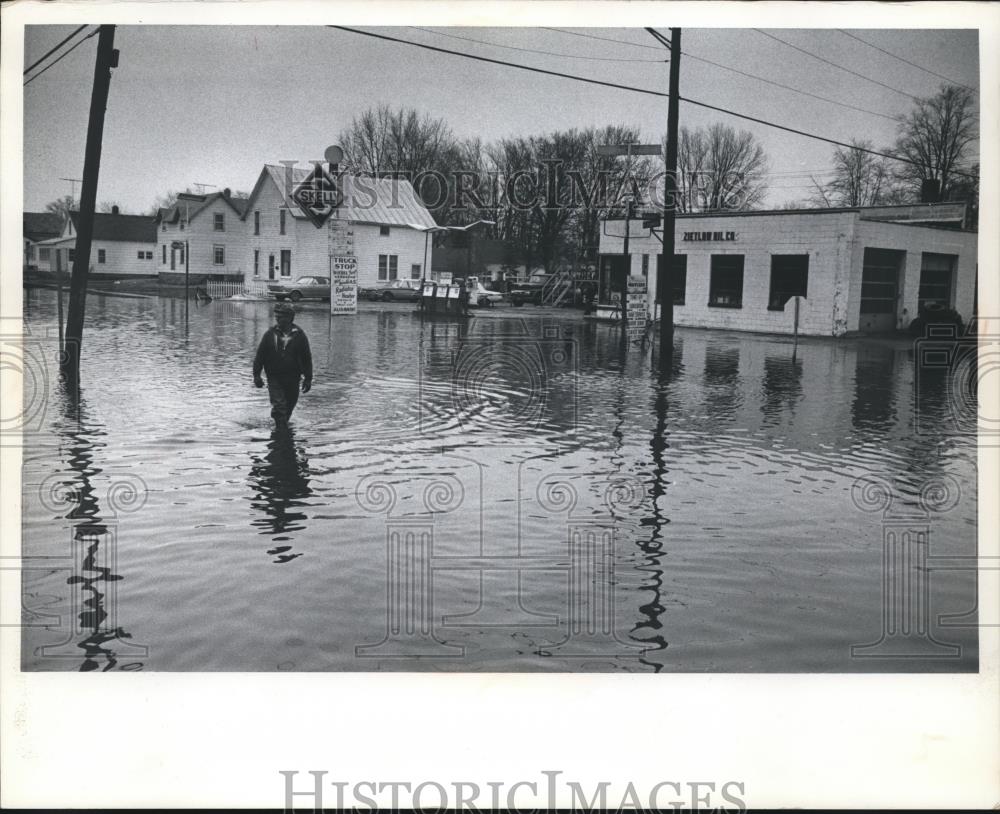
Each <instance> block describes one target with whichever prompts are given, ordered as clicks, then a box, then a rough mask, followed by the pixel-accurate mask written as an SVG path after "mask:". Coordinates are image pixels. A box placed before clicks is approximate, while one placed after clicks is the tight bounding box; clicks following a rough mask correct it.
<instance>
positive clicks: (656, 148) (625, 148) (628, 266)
mask: <svg viewBox="0 0 1000 814" xmlns="http://www.w3.org/2000/svg"><path fill="white" fill-rule="evenodd" d="M662 152H663V149H662V148H661V147H660V145H659V144H632V143H629V144H601V145H599V146H598V147H597V153H598V155H611V156H618V155H623V156H625V166H626V169H627V170H628V171H629V172H631V163H632V156H634V155H660V154H661V153H662ZM634 204H635V201H634V199H633V198H631V197H630V198H629V200H628V203H627V205H626V207H625V244H624V247H623V252H624V254H625V279H624V280H623V281H622V287H623V291H622V307H623V309H624V311H623V314H622V318H623V321H625V322H626V323H627V321H628V315H629V313H630V311H631V310H632V303H631V302H630V297H629V296H628V290H629V286H630V285H631V283H630V282H629V281H630V279H631V274H632V261H631V258H630V257H629V253H628V244H629V232H630V231H631V225H632V223H631V221H632V211H633V206H634ZM642 313H643V315H645V313H646V310H645V307H644V308H643V311H642ZM643 330H644V331H645V325H643Z"/></svg>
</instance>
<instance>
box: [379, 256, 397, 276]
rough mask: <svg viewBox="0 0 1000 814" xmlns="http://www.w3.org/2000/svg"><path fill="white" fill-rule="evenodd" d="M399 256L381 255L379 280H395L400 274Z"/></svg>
mask: <svg viewBox="0 0 1000 814" xmlns="http://www.w3.org/2000/svg"><path fill="white" fill-rule="evenodd" d="M398 266H399V255H397V254H380V255H379V256H378V278H379V279H380V280H395V279H396V276H397V274H398Z"/></svg>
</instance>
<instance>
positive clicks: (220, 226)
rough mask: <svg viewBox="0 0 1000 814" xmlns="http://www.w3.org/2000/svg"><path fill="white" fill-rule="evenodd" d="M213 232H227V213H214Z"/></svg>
mask: <svg viewBox="0 0 1000 814" xmlns="http://www.w3.org/2000/svg"><path fill="white" fill-rule="evenodd" d="M212 230H213V231H215V232H225V231H226V213H225V212H213V213H212Z"/></svg>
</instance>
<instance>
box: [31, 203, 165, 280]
mask: <svg viewBox="0 0 1000 814" xmlns="http://www.w3.org/2000/svg"><path fill="white" fill-rule="evenodd" d="M79 216H80V213H79V212H70V213H69V217H68V218H67V219H66V221H65V223H64V224H63V231H62V234H61V235H60V236H59V237H57V238H52V239H51V240H46V241H42V242H41V243H39V244H38V258H39V259H38V260H37V266H38V270H39V271H61V272H64V273H68V272H70V271H72V270H73V261H74V260H75V255H76V229H77V221H78V219H79ZM155 249H156V223H155V221H154V219H153V218H152V217H149V216H148V215H121V214H119V213H118V207H115V208H114V210H113V211H112V212H111V213H107V214H106V213H100V212H99V213H96V214H95V215H94V233H93V237H92V238H91V245H90V272H89V273H90V276H91V278H93V279H102V278H103V279H123V278H126V277H155V276H156V263H155V262H154V259H153V253H154V250H155ZM42 257H44V258H45V259H44V260H43V259H41V258H42Z"/></svg>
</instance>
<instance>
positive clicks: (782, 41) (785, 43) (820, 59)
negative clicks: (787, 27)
mask: <svg viewBox="0 0 1000 814" xmlns="http://www.w3.org/2000/svg"><path fill="white" fill-rule="evenodd" d="M754 31H756V32H757V33H758V34H763V35H764V36H765V37H770V38H771V39H772V40H776V41H778V42H780V43H781V44H782V45H787V46H788V47H789V48H793V49H794V50H796V51H800V52H801V53H803V54H805V55H806V56H810V57H812V58H813V59H818V60H819V61H820V62H825V63H826V64H827V65H832V66H833V67H834V68H839V69H840V70H842V71H846V72H847V73H849V74H853V75H854V76H858V77H860V78H861V79H864V80H865V81H866V82H873V83H874V84H876V85H880V86H882V87H883V88H887V89H888V90H891V91H892V92H893V93H898V94H900V95H901V96H905V97H906V98H907V99H912V100H914V101H916V100H917V97H916V96H914V95H913V94H910V93H907V92H906V91H905V90H900V89H899V88H894V87H893V86H892V85H887V84H885V82H879V81H878V80H877V79H872V78H871V77H870V76H865V75H864V74H863V73H858V72H857V71H852V70H851V69H850V68H845V67H844V66H843V65H838V64H837V63H836V62H831V61H830V60H828V59H826V58H824V57H821V56H819V55H818V54H814V53H813V52H812V51H807V50H806V49H805V48H799V46H797V45H793V44H792V43H790V42H787V41H786V40H783V39H781V37H776V36H774V34H768V33H767V32H766V31H763V30H761V29H760V28H755V29H754Z"/></svg>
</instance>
